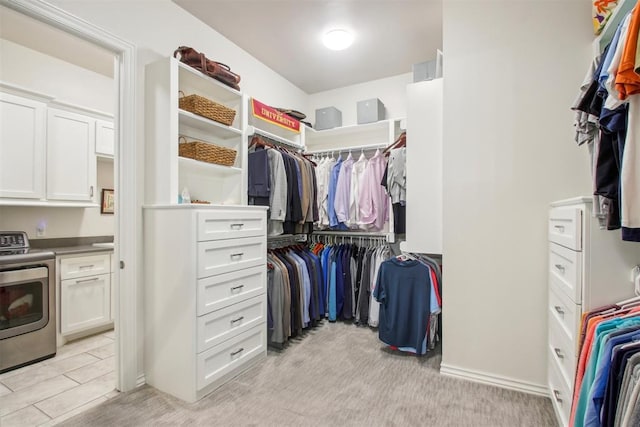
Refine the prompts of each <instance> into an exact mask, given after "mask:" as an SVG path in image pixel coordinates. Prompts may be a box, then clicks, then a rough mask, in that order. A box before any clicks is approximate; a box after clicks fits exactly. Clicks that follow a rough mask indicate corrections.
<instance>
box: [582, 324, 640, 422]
mask: <svg viewBox="0 0 640 427" xmlns="http://www.w3.org/2000/svg"><path fill="white" fill-rule="evenodd" d="M635 325H640V317H629V318H620V317H617V318H614V319H610V320H605V321H603V322H601V323H600V324H599V325H598V326H596V330H595V332H594V336H595V339H594V340H593V344H592V351H591V356H590V357H589V361H588V363H587V367H586V368H585V371H584V376H583V379H582V385H581V387H580V394H579V398H578V403H577V405H576V411H575V418H574V421H575V426H576V427H579V426H582V425H583V422H584V419H585V414H586V410H587V403H588V399H589V391H590V390H591V385H592V384H593V381H594V379H595V376H596V367H597V364H598V360H600V355H601V354H602V351H603V350H604V344H605V338H606V337H607V335H608V334H609V333H610V332H612V331H614V330H619V329H624V328H628V327H631V326H635Z"/></svg>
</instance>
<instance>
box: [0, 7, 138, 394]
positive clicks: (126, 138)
mask: <svg viewBox="0 0 640 427" xmlns="http://www.w3.org/2000/svg"><path fill="white" fill-rule="evenodd" d="M0 4H1V5H3V6H6V7H8V8H10V9H13V10H15V11H17V12H20V13H22V14H25V15H27V16H30V17H32V18H34V19H37V20H38V21H41V22H43V23H45V24H48V25H51V26H52V27H55V28H58V29H60V30H62V31H65V32H67V33H70V34H72V35H74V36H77V37H79V38H81V39H84V40H86V41H88V42H91V43H93V44H95V45H97V46H100V47H102V48H104V49H106V50H108V51H110V52H112V53H113V55H114V57H115V61H114V62H115V67H114V81H115V82H116V85H117V111H116V112H115V114H114V119H115V120H114V126H115V134H116V139H117V141H116V144H115V153H114V171H115V179H114V187H115V209H116V210H117V214H116V215H115V222H116V227H115V233H114V234H115V236H114V237H115V245H114V257H115V259H116V260H117V265H116V266H115V267H116V268H115V269H114V274H113V278H114V280H113V282H115V286H116V289H115V291H116V292H115V295H116V301H117V306H116V310H115V344H116V351H115V356H116V373H117V376H116V388H117V389H118V390H120V391H129V390H132V389H133V388H135V387H136V386H138V385H141V384H142V383H144V376H142V375H141V376H140V380H138V370H139V367H138V360H139V359H140V357H139V355H138V352H139V351H141V348H142V346H140V345H139V340H138V328H139V326H140V325H138V321H137V320H138V319H137V317H138V313H137V289H138V279H139V278H138V271H142V269H140V268H139V265H138V263H137V262H136V261H137V259H138V246H139V245H138V242H139V241H140V239H139V236H138V232H139V228H140V227H139V221H140V214H139V212H140V209H139V208H138V202H137V191H136V189H137V177H136V175H137V167H136V166H137V165H136V162H137V158H136V138H135V136H136V129H137V127H136V96H135V81H136V79H135V77H136V49H135V46H134V45H133V44H131V43H129V42H127V41H125V40H123V39H121V38H119V37H117V36H115V35H114V34H111V33H109V32H107V31H105V30H103V29H101V28H99V27H97V26H95V25H93V24H91V23H89V22H86V21H84V20H82V19H80V18H78V17H76V16H73V15H71V14H69V13H68V12H65V11H64V10H62V9H60V8H58V7H56V6H53V5H51V4H49V3H46V2H44V1H42V0H0ZM140 371H141V369H140Z"/></svg>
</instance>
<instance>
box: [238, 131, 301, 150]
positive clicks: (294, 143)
mask: <svg viewBox="0 0 640 427" xmlns="http://www.w3.org/2000/svg"><path fill="white" fill-rule="evenodd" d="M256 133H257V134H258V135H262V136H265V137H267V138H270V139H272V140H274V141H277V142H280V143H282V144H284V145H287V146H290V147H292V148H295V149H303V148H304V145H302V144H300V143H299V142H297V141H295V140H292V139H288V138H285V137H282V136H280V135H278V134H274V133H271V132H268V131H266V130H263V129H259V128H257V127H255V126H249V127H248V128H247V134H248V135H249V136H251V135H253V134H256Z"/></svg>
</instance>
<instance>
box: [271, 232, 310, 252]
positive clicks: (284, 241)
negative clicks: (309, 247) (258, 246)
mask: <svg viewBox="0 0 640 427" xmlns="http://www.w3.org/2000/svg"><path fill="white" fill-rule="evenodd" d="M306 241H307V235H306V234H282V235H279V236H268V237H267V247H268V248H269V249H275V248H281V247H283V246H289V245H292V244H295V243H304V242H306Z"/></svg>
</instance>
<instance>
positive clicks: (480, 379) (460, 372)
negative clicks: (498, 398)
mask: <svg viewBox="0 0 640 427" xmlns="http://www.w3.org/2000/svg"><path fill="white" fill-rule="evenodd" d="M440 373H441V374H442V375H446V376H449V377H455V378H461V379H463V380H468V381H473V382H477V383H482V384H489V385H493V386H497V387H501V388H506V389H509V390H515V391H521V392H523V393H529V394H535V395H537V396H544V397H549V388H548V387H547V386H546V385H541V384H535V383H530V382H526V381H521V380H516V379H513V378H509V377H503V376H501V375H494V374H488V373H486V372H481V371H474V370H472V369H466V368H458V367H456V366H449V365H446V364H444V363H443V364H441V365H440Z"/></svg>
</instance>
